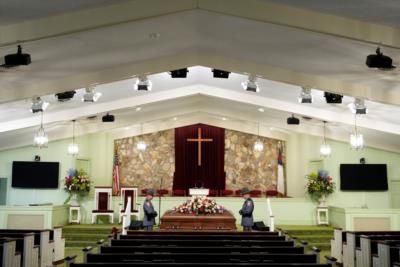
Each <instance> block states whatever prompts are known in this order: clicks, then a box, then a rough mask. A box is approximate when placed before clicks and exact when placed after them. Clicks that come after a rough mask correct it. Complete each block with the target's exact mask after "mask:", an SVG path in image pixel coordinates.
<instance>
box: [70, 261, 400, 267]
mask: <svg viewBox="0 0 400 267" xmlns="http://www.w3.org/2000/svg"><path fill="white" fill-rule="evenodd" d="M118 266H121V267H152V266H157V267H175V266H177V267H210V266H213V267H214V266H215V267H230V266H233V267H236V266H237V267H243V266H246V267H253V266H254V267H258V266H260V267H261V266H265V267H284V266H285V267H290V266H297V267H332V265H330V264H317V263H298V264H293V265H292V264H290V263H289V264H281V263H277V264H274V263H190V264H188V263H164V262H156V263H154V262H146V263H121V262H118V263H114V262H113V263H71V264H70V265H69V266H68V267H118ZM399 267H400V265H399Z"/></svg>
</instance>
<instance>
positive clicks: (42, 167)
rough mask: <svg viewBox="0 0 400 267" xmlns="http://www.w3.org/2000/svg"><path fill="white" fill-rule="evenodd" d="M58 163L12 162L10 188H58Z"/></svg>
mask: <svg viewBox="0 0 400 267" xmlns="http://www.w3.org/2000/svg"><path fill="white" fill-rule="evenodd" d="M59 179H60V163H59V162H40V161H39V162H36V161H14V162H13V165H12V180H11V186H12V187H16V188H32V189H33V188H37V189H50V188H58V181H59Z"/></svg>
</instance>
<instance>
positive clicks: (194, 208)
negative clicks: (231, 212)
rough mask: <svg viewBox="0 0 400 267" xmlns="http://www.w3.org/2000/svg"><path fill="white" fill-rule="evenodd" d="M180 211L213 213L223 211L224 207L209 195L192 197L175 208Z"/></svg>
mask: <svg viewBox="0 0 400 267" xmlns="http://www.w3.org/2000/svg"><path fill="white" fill-rule="evenodd" d="M174 209H175V210H176V211H178V212H180V213H196V214H211V213H223V211H224V207H223V206H221V205H218V204H217V202H216V201H215V200H214V199H211V198H208V197H205V196H203V197H199V196H197V197H192V198H191V199H189V200H187V201H185V202H183V203H182V204H181V205H179V206H178V207H175V208H174Z"/></svg>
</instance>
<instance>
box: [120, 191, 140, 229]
mask: <svg viewBox="0 0 400 267" xmlns="http://www.w3.org/2000/svg"><path fill="white" fill-rule="evenodd" d="M137 196H138V189H137V187H127V186H122V187H121V203H120V206H121V208H120V209H119V216H118V217H119V219H118V222H119V223H121V222H122V217H123V216H124V215H126V214H125V211H126V205H127V203H128V198H129V197H130V198H131V215H136V216H137V218H138V219H139V218H140V209H139V208H138V205H139V203H137Z"/></svg>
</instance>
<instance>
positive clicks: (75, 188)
mask: <svg viewBox="0 0 400 267" xmlns="http://www.w3.org/2000/svg"><path fill="white" fill-rule="evenodd" d="M64 190H65V191H66V192H68V193H70V194H74V193H75V194H80V195H85V194H87V193H89V191H90V178H89V176H88V175H87V174H86V173H85V172H84V171H83V170H79V171H77V170H75V169H70V170H68V172H67V176H65V178H64Z"/></svg>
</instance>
